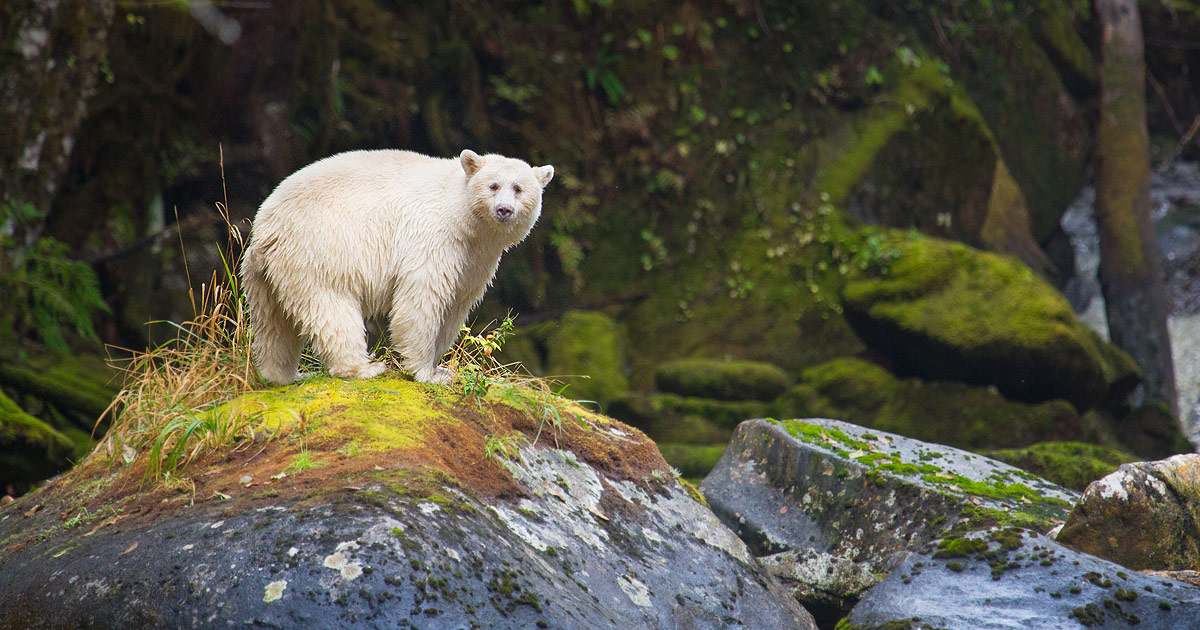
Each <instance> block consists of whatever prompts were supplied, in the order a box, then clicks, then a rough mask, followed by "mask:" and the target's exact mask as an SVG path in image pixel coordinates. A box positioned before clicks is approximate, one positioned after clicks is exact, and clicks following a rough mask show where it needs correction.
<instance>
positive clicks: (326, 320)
mask: <svg viewBox="0 0 1200 630" xmlns="http://www.w3.org/2000/svg"><path fill="white" fill-rule="evenodd" d="M309 305H310V308H309V309H308V310H307V311H306V312H307V313H308V319H307V321H305V325H306V328H307V330H306V331H305V332H306V333H307V334H308V336H310V337H311V338H312V341H313V350H315V351H316V353H317V355H318V356H320V357H321V359H322V360H323V361H325V366H326V367H328V368H329V374H330V376H336V377H338V378H372V377H375V376H379V375H380V374H383V372H384V370H386V369H387V367H386V366H385V365H384V364H383V363H378V362H372V361H371V357H370V356H369V355H368V354H367V330H366V327H365V326H364V324H363V315H362V309H361V308H359V306H358V305H357V304H356V303H354V302H353V301H352V300H351V299H348V298H346V297H342V296H337V295H334V294H325V295H321V294H315V295H313V296H311V297H310V298H309Z"/></svg>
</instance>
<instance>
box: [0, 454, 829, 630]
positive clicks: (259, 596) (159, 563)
mask: <svg viewBox="0 0 1200 630" xmlns="http://www.w3.org/2000/svg"><path fill="white" fill-rule="evenodd" d="M512 470H513V471H514V473H515V476H516V477H517V478H518V480H519V481H520V483H521V484H522V486H523V487H524V488H526V489H527V490H528V491H529V495H530V496H529V497H528V498H523V499H520V500H519V501H516V502H513V503H507V502H504V501H498V502H491V503H484V502H481V501H478V500H475V499H472V498H470V497H469V496H468V495H466V494H465V493H463V492H462V491H460V490H456V489H454V488H438V487H436V486H431V488H435V489H436V492H432V493H431V494H430V495H429V496H427V497H403V496H389V493H388V492H387V490H386V488H380V487H365V488H362V489H358V490H346V489H338V490H336V491H333V492H332V493H331V494H328V495H326V496H324V497H321V498H313V499H310V500H308V501H305V502H301V503H293V504H281V505H265V506H262V507H259V508H256V509H250V510H238V509H236V508H235V507H227V506H226V505H223V504H220V503H217V504H213V505H209V506H203V507H202V506H197V507H195V508H192V509H189V510H185V511H183V512H181V513H178V514H175V515H173V516H170V517H168V518H160V519H156V520H154V521H153V522H148V523H144V524H141V525H138V526H134V527H120V526H119V525H118V526H112V527H105V528H103V529H100V530H99V531H97V532H95V534H94V535H86V534H87V532H86V531H84V530H82V528H81V529H77V530H74V531H69V532H67V533H65V534H60V535H55V536H49V537H45V538H43V537H40V536H37V532H38V530H39V529H44V528H46V527H47V526H49V525H52V524H53V523H54V522H55V521H57V520H58V515H57V514H51V515H48V516H47V517H45V518H36V517H37V514H34V515H33V516H31V517H28V518H27V517H25V516H24V515H23V513H22V511H20V510H14V509H8V510H6V512H5V514H4V516H3V520H0V539H5V540H12V536H13V535H14V533H17V532H21V530H25V531H24V535H18V537H19V538H20V540H21V541H20V542H17V543H16V544H13V543H8V544H7V545H6V548H5V549H4V551H3V552H0V557H2V558H3V561H2V562H0V601H3V602H5V607H4V611H3V612H2V613H0V628H35V627H76V626H88V627H99V628H137V627H216V626H222V627H223V626H226V625H237V626H244V625H249V626H254V627H278V628H294V627H335V626H336V627H420V628H466V627H495V628H526V627H529V628H533V627H551V628H612V627H615V626H618V625H620V626H622V627H632V628H663V627H675V626H683V627H695V628H727V627H789V628H792V627H799V628H811V627H813V626H812V625H811V622H810V621H809V617H808V615H807V614H806V613H805V612H804V611H803V610H802V609H801V608H800V607H799V606H798V605H796V603H795V602H794V600H792V599H791V598H790V597H789V596H788V595H787V594H786V593H785V592H783V591H782V589H780V588H779V586H778V585H776V584H774V582H773V581H772V580H770V579H769V578H765V576H763V575H762V574H761V573H759V572H758V571H757V570H756V569H755V568H754V567H753V565H752V561H751V558H750V555H749V554H748V553H747V551H746V548H745V546H744V545H743V544H742V543H741V541H740V540H738V539H737V538H736V537H735V536H734V535H733V533H732V532H730V531H729V530H728V529H726V528H725V527H724V526H723V525H721V523H720V522H718V521H717V519H716V517H715V516H713V515H712V513H711V512H709V511H708V510H706V509H705V508H704V507H703V506H702V505H700V504H699V503H697V502H696V501H695V500H694V499H693V498H692V497H690V496H689V495H688V494H687V493H686V492H685V491H684V489H683V488H682V487H680V486H679V485H678V484H677V483H676V482H674V481H673V480H672V481H670V482H667V483H659V484H657V485H656V486H647V485H645V484H642V485H639V484H635V483H633V482H628V481H615V480H612V479H609V478H606V477H604V476H603V475H598V474H597V473H596V471H595V470H593V469H592V468H591V467H589V466H586V465H583V464H581V463H580V462H579V461H578V460H576V459H575V458H574V457H573V456H572V455H571V454H570V453H567V452H564V451H557V450H548V449H531V448H526V449H524V450H523V451H522V452H521V456H520V458H519V460H518V461H516V462H514V463H513V464H512ZM22 503H23V504H24V505H25V506H26V507H25V509H26V510H27V509H29V506H28V503H27V502H22Z"/></svg>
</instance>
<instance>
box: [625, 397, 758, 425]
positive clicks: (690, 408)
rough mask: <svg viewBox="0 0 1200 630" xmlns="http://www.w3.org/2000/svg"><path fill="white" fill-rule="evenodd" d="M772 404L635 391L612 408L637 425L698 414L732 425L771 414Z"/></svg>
mask: <svg viewBox="0 0 1200 630" xmlns="http://www.w3.org/2000/svg"><path fill="white" fill-rule="evenodd" d="M771 408H772V405H771V404H769V403H765V402H762V401H758V400H713V399H711V398H691V397H685V396H679V395H676V394H649V395H646V394H633V395H630V396H626V397H624V398H621V399H619V400H616V401H614V402H613V403H612V404H611V405H609V407H608V412H609V413H610V414H612V416H613V417H614V418H617V419H618V420H622V421H624V422H628V423H630V424H632V425H634V426H638V427H642V426H650V425H652V424H654V423H655V422H659V421H662V420H665V419H670V418H679V417H682V416H697V417H700V418H703V419H705V420H707V421H709V422H711V423H713V424H715V425H717V426H720V427H724V428H727V429H732V428H734V427H736V426H737V425H738V424H739V423H740V422H742V421H743V420H749V419H750V418H763V417H765V416H768V415H771Z"/></svg>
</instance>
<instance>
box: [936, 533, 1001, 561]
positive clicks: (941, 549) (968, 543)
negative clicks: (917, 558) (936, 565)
mask: <svg viewBox="0 0 1200 630" xmlns="http://www.w3.org/2000/svg"><path fill="white" fill-rule="evenodd" d="M937 547H938V550H937V551H935V552H934V553H933V557H934V558H966V557H968V556H972V555H974V554H977V553H980V552H983V551H987V549H988V543H987V541H986V540H983V539H981V538H946V539H943V540H941V541H939V542H938V544H937Z"/></svg>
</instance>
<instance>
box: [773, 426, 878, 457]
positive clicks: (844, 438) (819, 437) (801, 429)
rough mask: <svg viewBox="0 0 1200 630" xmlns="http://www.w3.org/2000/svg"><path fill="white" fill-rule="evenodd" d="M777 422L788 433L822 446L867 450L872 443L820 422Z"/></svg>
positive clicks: (798, 438) (840, 449) (842, 449)
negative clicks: (822, 424)
mask: <svg viewBox="0 0 1200 630" xmlns="http://www.w3.org/2000/svg"><path fill="white" fill-rule="evenodd" d="M774 422H775V424H777V425H779V426H781V427H783V429H784V430H785V431H787V432H788V435H790V436H792V437H794V438H796V439H797V440H800V441H801V442H807V443H809V444H815V445H817V446H821V447H822V448H829V447H830V446H831V445H832V446H833V447H834V448H835V450H839V451H855V450H866V449H868V448H870V444H868V443H867V442H864V441H863V440H859V439H856V438H852V437H850V436H849V435H846V433H845V432H844V431H842V430H840V429H834V428H830V427H823V426H821V425H819V424H812V423H809V422H804V421H801V420H776V421H774Z"/></svg>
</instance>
